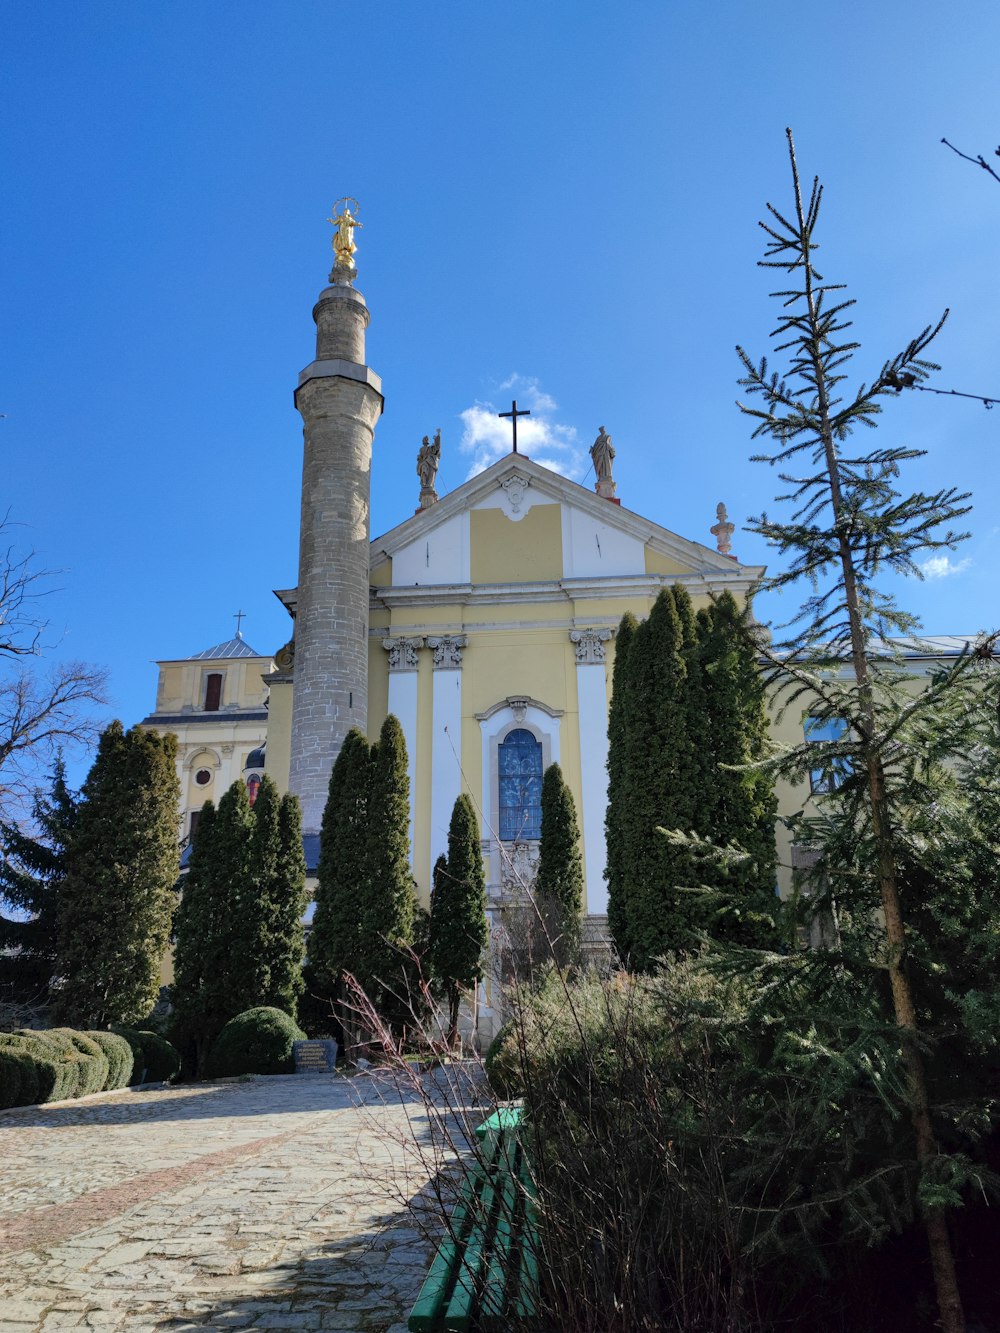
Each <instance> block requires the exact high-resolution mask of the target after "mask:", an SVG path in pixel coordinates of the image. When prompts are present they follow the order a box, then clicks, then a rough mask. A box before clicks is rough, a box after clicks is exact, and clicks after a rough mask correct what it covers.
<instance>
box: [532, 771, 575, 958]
mask: <svg viewBox="0 0 1000 1333" xmlns="http://www.w3.org/2000/svg"><path fill="white" fill-rule="evenodd" d="M535 896H536V899H537V900H538V903H539V906H540V908H541V910H542V911H543V912H544V913H545V914H546V915H549V914H550V912H551V914H552V918H553V919H552V921H551V925H552V927H553V928H554V929H553V934H554V936H555V951H556V958H557V959H558V961H559V962H561V963H567V962H572V961H575V960H576V958H577V956H578V954H579V950H580V915H581V913H582V911H583V858H582V856H581V855H580V831H579V828H578V826H577V822H576V806H575V805H574V803H573V793H572V792H571V791H570V789H569V787H567V785H566V782H565V780H564V778H563V775H562V769H561V768H560V767H559V765H558V764H550V765H549V766H548V768H547V769H546V770H545V774H544V776H543V778H542V835H541V841H540V843H539V857H538V875H537V878H536V880H535Z"/></svg>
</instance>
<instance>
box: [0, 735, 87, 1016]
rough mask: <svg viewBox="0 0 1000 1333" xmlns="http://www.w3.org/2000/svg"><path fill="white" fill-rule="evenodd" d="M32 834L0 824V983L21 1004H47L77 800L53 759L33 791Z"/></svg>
mask: <svg viewBox="0 0 1000 1333" xmlns="http://www.w3.org/2000/svg"><path fill="white" fill-rule="evenodd" d="M33 816H34V818H33V823H34V826H35V828H36V830H37V834H36V835H35V836H32V835H31V834H29V833H27V832H25V831H24V830H23V829H21V828H18V827H17V825H15V824H0V905H2V904H8V905H9V906H10V907H12V908H14V910H15V911H16V913H17V915H16V916H10V917H8V916H4V915H2V914H0V983H2V984H3V985H4V987H5V988H9V990H8V997H9V998H11V999H13V1000H16V1001H18V1002H20V1003H27V1002H31V1001H35V1002H40V1003H43V1004H44V1003H45V1002H46V1001H47V999H48V992H49V983H50V981H51V979H52V976H53V974H54V972H55V965H56V936H57V927H58V907H59V893H60V889H61V886H62V883H63V880H64V879H65V876H66V842H67V839H68V838H69V836H70V834H71V832H72V829H73V823H74V820H75V816H76V798H75V796H74V793H73V792H71V791H70V789H69V787H68V786H67V785H66V768H65V765H64V764H63V761H62V759H61V758H59V759H57V760H56V763H55V766H54V768H53V771H52V778H51V784H50V787H49V791H48V793H47V794H46V795H43V794H42V793H41V792H39V793H37V794H36V796H35V800H34V805H33Z"/></svg>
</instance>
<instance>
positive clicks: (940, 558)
mask: <svg viewBox="0 0 1000 1333" xmlns="http://www.w3.org/2000/svg"><path fill="white" fill-rule="evenodd" d="M971 564H972V561H971V560H970V559H969V558H968V557H966V559H964V560H952V558H951V556H950V555H932V556H931V557H930V558H929V559H928V560H925V561H924V563H923V564H922V565H921V566H920V569H921V571H922V573H923V575H924V578H927V579H946V578H949V577H950V576H951V575H952V574H964V573H965V571H966V570H967V569H968V568H969V566H970V565H971Z"/></svg>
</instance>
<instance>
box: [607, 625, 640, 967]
mask: <svg viewBox="0 0 1000 1333" xmlns="http://www.w3.org/2000/svg"><path fill="white" fill-rule="evenodd" d="M638 628H639V622H638V621H637V620H636V618H635V616H634V615H633V614H632V613H631V611H627V612H626V613H625V615H624V616H622V619H621V624H620V625H619V626H618V634H617V636H616V638H615V661H614V668H613V671H612V686H611V704H610V706H609V709H608V806H607V813H606V815H605V819H604V832H605V841H606V845H607V855H608V861H607V867H606V869H605V872H604V876H605V879H606V880H607V881H608V929H609V931H610V932H611V938H612V939H613V940H614V942H615V948H616V949H617V951H618V955H619V957H620V958H621V959H622V961H623V962H627V960H628V959H629V958H630V957H631V955H632V944H633V930H632V911H631V905H632V904H631V898H630V894H629V890H630V887H631V883H632V879H631V876H630V875H629V873H628V870H629V867H628V859H629V856H630V853H631V850H632V846H633V842H632V833H633V828H632V824H631V820H632V815H633V810H634V807H633V802H632V784H633V781H634V774H635V765H634V764H633V763H632V762H631V760H632V747H633V745H634V744H635V742H636V728H635V725H634V722H633V715H634V714H633V706H634V698H635V692H634V690H633V689H632V682H631V678H630V675H629V659H630V654H631V649H632V644H633V642H634V640H635V634H636V631H637V629H638Z"/></svg>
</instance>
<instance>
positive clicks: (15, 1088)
mask: <svg viewBox="0 0 1000 1333" xmlns="http://www.w3.org/2000/svg"><path fill="white" fill-rule="evenodd" d="M38 1089H39V1072H38V1068H37V1066H36V1064H35V1060H34V1058H33V1057H32V1056H31V1055H29V1053H28V1052H27V1051H25V1050H20V1049H18V1048H17V1047H16V1046H13V1045H11V1046H6V1045H0V1111H6V1110H7V1108H8V1107H9V1106H33V1105H34V1104H35V1102H37V1101H38Z"/></svg>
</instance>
